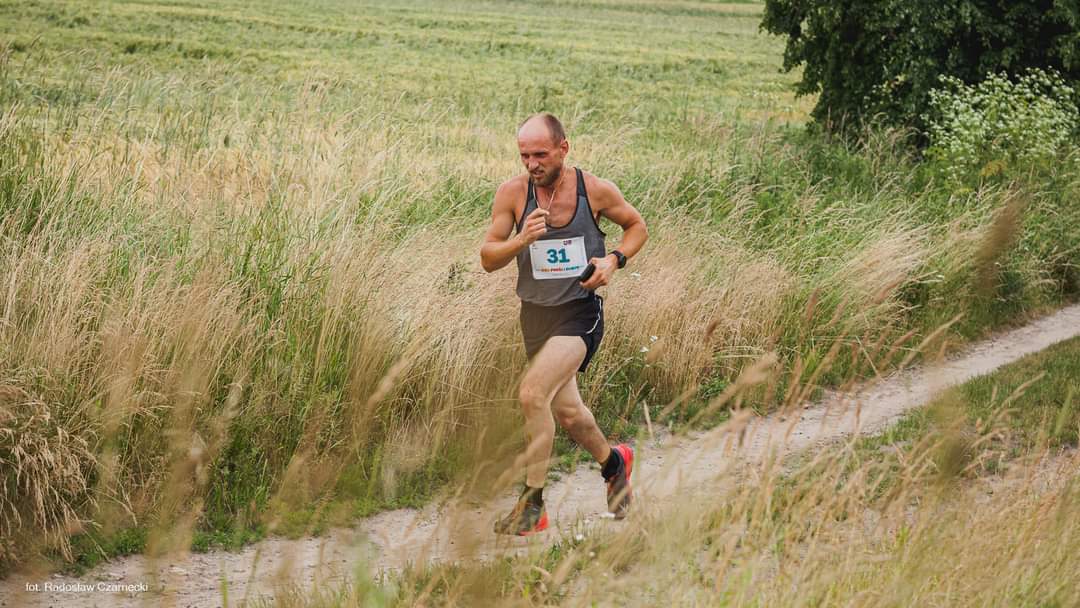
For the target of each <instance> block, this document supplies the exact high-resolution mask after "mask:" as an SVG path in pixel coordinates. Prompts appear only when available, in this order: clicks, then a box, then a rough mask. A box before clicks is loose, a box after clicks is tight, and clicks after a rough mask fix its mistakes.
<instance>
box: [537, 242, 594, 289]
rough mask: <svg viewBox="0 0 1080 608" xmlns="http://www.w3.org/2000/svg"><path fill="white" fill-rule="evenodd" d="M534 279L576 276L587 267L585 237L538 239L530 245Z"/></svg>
mask: <svg viewBox="0 0 1080 608" xmlns="http://www.w3.org/2000/svg"><path fill="white" fill-rule="evenodd" d="M529 258H530V259H531V260H532V271H533V278H534V279H565V278H568V277H576V276H578V275H580V274H581V271H582V270H584V269H585V263H586V258H585V237H583V236H575V237H573V238H570V239H551V240H547V241H536V242H535V243H533V244H532V245H529Z"/></svg>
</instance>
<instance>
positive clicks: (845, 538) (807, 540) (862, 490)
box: [280, 338, 1080, 606]
mask: <svg viewBox="0 0 1080 608" xmlns="http://www.w3.org/2000/svg"><path fill="white" fill-rule="evenodd" d="M1078 378H1080V338H1074V339H1071V340H1068V341H1065V342H1062V343H1060V344H1057V345H1055V346H1052V347H1050V348H1048V349H1046V350H1045V351H1042V352H1040V353H1036V354H1033V355H1029V356H1027V357H1024V358H1023V359H1021V360H1019V361H1017V362H1014V363H1012V364H1009V365H1007V366H1004V367H1002V368H1001V369H999V370H997V371H995V372H993V373H990V374H987V375H984V376H980V377H978V378H975V379H973V380H970V381H968V382H965V383H964V384H962V385H960V386H957V387H955V388H953V389H949V390H948V391H946V392H945V393H943V394H942V395H940V396H939V397H938V398H936V399H934V400H933V401H932V402H930V403H928V404H925V405H923V406H921V407H920V408H918V409H916V410H914V411H912V412H910V413H909V414H907V415H906V416H904V417H903V418H902V419H901V420H900V421H898V422H897V423H896V424H894V425H892V426H891V427H889V428H888V429H886V430H885V431H883V432H881V433H878V434H876V435H874V436H871V437H865V438H860V439H857V440H855V441H854V442H852V443H851V444H849V445H844V446H831V447H828V448H824V449H815V450H812V451H810V452H807V453H805V454H798V455H794V457H793V458H792V462H789V466H788V467H786V468H784V469H783V470H781V469H779V468H776V467H770V466H763V467H762V468H761V470H760V471H758V472H757V474H755V475H754V476H753V479H752V481H751V480H744V481H743V482H742V483H736V484H734V486H733V489H732V490H731V492H729V494H728V495H726V496H725V497H724V498H723V499H722V500H719V501H718V500H717V499H716V497H715V496H713V497H707V498H706V499H704V500H702V501H700V502H698V503H695V502H693V501H690V502H687V504H683V505H677V506H671V505H669V506H668V508H667V509H665V510H664V511H663V512H661V513H659V514H648V515H642V516H641V518H640V519H639V520H635V521H634V522H633V523H634V527H633V528H627V529H619V530H615V531H613V532H610V533H601V534H591V535H590V537H589V538H588V540H586V541H585V542H584V543H582V542H580V541H575V540H569V539H568V540H564V541H563V542H561V543H559V544H556V545H555V546H553V547H551V548H550V549H547V550H544V551H538V552H533V553H531V554H529V555H528V556H524V557H514V558H504V559H501V560H496V561H495V562H493V563H486V564H475V565H446V566H431V567H428V568H427V569H423V570H416V571H407V572H404V573H402V574H401V575H400V576H399V577H397V578H395V579H394V580H393V581H391V582H389V583H388V584H386V585H385V586H383V587H381V588H379V589H378V590H379V591H381V592H382V594H381V595H379V596H378V600H379V601H380V602H382V604H381V605H408V604H410V603H411V602H414V601H423V602H426V603H434V604H436V605H460V604H485V605H507V606H509V605H513V606H530V605H550V604H552V603H558V604H560V605H591V604H590V603H591V602H596V601H611V602H615V603H618V604H620V605H651V604H652V603H653V602H655V601H656V600H657V598H660V597H669V598H676V597H677V598H681V599H680V600H678V601H690V599H691V598H694V599H695V601H698V602H704V603H707V604H709V605H760V603H761V602H763V601H764V602H768V601H770V599H768V598H772V599H775V598H777V597H780V598H785V600H784V603H785V604H786V603H787V602H790V601H797V597H795V596H792V595H790V594H792V593H794V594H796V595H797V596H800V597H809V598H810V599H811V601H812V602H815V603H816V602H825V603H832V602H852V603H854V604H856V605H862V602H863V601H865V598H875V600H876V601H871V602H870V604H871V605H879V602H882V601H884V602H886V603H888V604H890V605H892V604H897V605H904V604H905V603H907V601H908V600H905V599H904V598H905V597H907V598H908V599H911V598H913V597H917V598H921V599H919V600H918V603H921V604H922V603H927V604H934V605H937V604H943V605H952V604H953V602H954V601H960V602H961V603H964V604H965V605H966V604H968V603H972V604H974V605H981V603H982V602H985V601H991V603H993V602H994V601H997V599H995V600H990V599H988V598H998V599H1000V598H1002V597H1007V598H1009V600H1008V601H1010V602H1014V603H1021V604H1025V605H1028V604H1030V605H1058V604H1061V605H1065V604H1067V603H1068V602H1069V601H1071V600H1070V599H1066V598H1073V597H1075V594H1074V593H1072V591H1070V589H1071V587H1070V585H1071V583H1073V582H1075V571H1070V570H1069V566H1068V565H1067V564H1066V562H1067V561H1069V560H1068V558H1062V557H1059V556H1061V555H1063V554H1070V552H1071V551H1072V549H1073V548H1074V547H1075V542H1076V538H1077V537H1076V520H1075V519H1070V516H1069V515H1068V514H1067V513H1072V512H1074V509H1075V504H1074V503H1072V502H1070V501H1071V499H1072V498H1074V497H1075V480H1076V477H1075V473H1073V474H1069V473H1068V472H1066V473H1065V475H1066V482H1065V483H1064V485H1063V488H1064V489H1063V490H1061V491H1062V492H1064V493H1063V494H1060V495H1058V494H1057V492H1058V490H1055V489H1053V488H1057V487H1058V486H1057V485H1051V486H1050V488H1051V489H1042V490H1037V491H1038V492H1046V493H1047V494H1046V496H1037V495H1033V494H1032V493H1033V492H1036V488H1038V487H1039V484H1038V483H1036V484H1035V485H1033V486H1029V485H1021V486H1020V487H1018V488H1014V487H1013V486H1010V485H1008V484H1007V483H1006V482H1005V481H1004V479H1006V477H1004V475H1005V473H1006V472H1009V473H1011V477H1009V478H1011V479H1014V480H1015V479H1020V480H1023V479H1030V478H1036V479H1047V480H1048V481H1047V483H1049V479H1052V478H1051V477H1045V478H1043V477H1040V476H1039V473H1037V472H1031V473H1025V472H1024V471H1033V470H1034V469H1036V468H1037V467H1038V466H1039V465H1038V462H1039V459H1040V457H1041V456H1045V455H1047V454H1049V455H1051V456H1052V455H1054V454H1058V453H1059V450H1060V449H1061V448H1072V449H1075V448H1076V446H1077V436H1076V430H1077V429H1078V428H1080V415H1078V414H1077V412H1076V408H1075V406H1074V403H1075V394H1076V391H1077V382H1078ZM987 434H993V435H994V437H995V438H996V439H995V440H994V441H980V437H984V436H985V435H987ZM845 443H846V442H845ZM1047 450H1049V452H1048V451H1047ZM1065 456H1066V457H1068V454H1067V453H1066V455H1065ZM1074 462H1075V460H1074ZM923 463H929V465H930V466H928V467H924V466H923ZM991 465H993V466H991ZM993 479H1001V480H1002V481H1001V482H999V483H996V484H993V485H987V483H988V480H993ZM1068 480H1071V481H1068ZM1013 483H1015V482H1013ZM986 487H991V488H996V489H995V490H991V491H990V492H989V494H987V491H986V490H983V489H982V488H986ZM1070 488H1071V490H1070ZM1055 498H1056V499H1060V500H1061V501H1064V502H1063V503H1050V504H1052V505H1053V508H1050V507H1047V506H1046V505H1047V502H1045V501H1049V500H1054V499H1055ZM1003 501H1004V502H1006V503H1008V502H1009V501H1020V502H1022V501H1034V502H1033V505H1032V506H1033V507H1039V508H1043V509H1046V511H1045V512H1043V513H1031V514H1029V515H1027V516H1023V517H1020V518H1017V514H1016V513H1010V514H1009V516H1008V518H1009V526H1010V530H1030V531H1035V530H1039V529H1041V528H1043V527H1049V528H1054V526H1055V525H1056V524H1053V523H1046V522H1053V521H1056V522H1057V523H1059V524H1062V529H1061V530H1059V536H1050V537H1043V538H1042V540H1041V541H1040V544H1036V545H1034V546H1024V545H1022V544H1017V542H1031V538H1030V537H1028V536H1026V535H1023V534H1020V535H1017V534H1012V533H1009V534H1006V533H1005V532H1004V531H1001V530H998V531H995V530H993V529H987V528H986V527H985V526H993V525H1000V524H997V523H994V524H991V523H988V522H987V520H993V519H995V518H996V510H997V509H999V508H1002V506H1001V504H1000V503H1002V502H1003ZM1004 508H1009V509H1011V510H1017V508H1016V507H1015V506H1012V507H1004ZM867 512H872V513H873V514H875V516H878V517H881V518H882V521H883V522H885V521H887V518H888V517H895V518H896V521H895V523H893V524H885V523H883V524H881V527H877V528H866V527H863V524H862V521H863V519H862V518H863V517H864V515H863V514H864V513H867ZM890 513H892V515H890ZM1046 513H1054V514H1056V516H1052V515H1047V514H1046ZM964 526H971V527H973V528H974V529H978V530H979V531H980V532H981V533H982V534H983V536H980V537H979V543H980V545H981V546H980V549H979V551H975V550H974V549H972V550H971V551H974V553H973V554H971V555H965V549H964V545H963V543H964V542H965V538H964V536H963V535H964V532H963V530H964V529H965V528H964ZM980 526H983V527H980ZM882 527H884V528H885V529H884V530H882V529H881V528H882ZM641 529H645V530H647V532H648V534H647V538H648V541H642V540H641V539H642V538H643V536H646V535H643V534H641V532H640V530H641ZM955 529H960V530H961V531H960V532H956V531H955ZM1032 534H1033V535H1035V536H1036V537H1037V536H1038V535H1039V534H1041V533H1036V532H1032ZM878 536H881V537H883V538H880V539H879V538H878ZM733 539H737V541H735V540H733ZM966 540H967V541H972V540H973V539H966ZM726 543H731V544H726ZM980 551H990V552H991V554H993V555H1003V556H1012V555H1024V556H1026V557H1025V559H1024V560H1017V561H1016V562H1015V563H1013V566H1012V568H1010V569H1009V571H1008V572H1007V573H1006V572H999V571H994V570H986V569H983V568H981V566H980V558H979V557H978V555H979V552H980ZM938 552H941V553H943V554H948V555H950V556H951V557H952V559H953V560H954V561H951V562H950V566H949V567H948V568H941V567H940V565H939V564H936V563H935V562H933V560H932V559H931V558H932V556H933V555H937V554H939V553H938ZM912 553H916V555H911V554H912ZM718 554H719V555H718ZM586 555H587V556H588V557H586ZM845 560H846V561H845ZM920 560H923V561H920ZM925 560H930V561H929V562H926V561H925ZM911 562H914V565H913V563H911ZM919 563H923V564H924V565H925V566H926V567H925V568H922V567H919V566H918V565H917V564H919ZM877 564H885V566H884V567H881V566H877ZM860 570H871V571H874V572H875V574H873V575H867V576H865V577H864V576H860V575H859V574H858V572H859V571H860ZM785 573H786V574H785ZM972 575H974V577H979V578H983V579H989V578H992V577H1001V578H1000V579H999V580H997V581H993V582H991V581H989V580H987V581H983V582H987V583H988V584H986V585H985V586H982V585H981V584H980V586H978V587H977V588H973V589H972V590H971V593H970V595H969V594H964V595H962V598H963V599H962V600H957V599H956V597H954V596H951V595H950V593H951V592H950V591H949V590H950V589H954V588H957V587H963V586H965V585H969V584H971V581H970V580H966V579H963V578H962V577H963V576H972ZM553 578H555V579H557V580H558V582H553ZM793 580H798V581H799V585H797V586H795V587H792V581H793ZM1001 581H1010V582H1006V583H1004V584H1003V583H1001ZM366 589H367V587H365V584H359V585H356V586H355V588H354V587H350V586H346V587H345V588H343V589H341V590H338V591H336V595H335V596H334V597H333V598H329V597H327V598H323V599H321V600H316V599H315V598H314V596H311V595H305V594H303V593H300V594H298V595H297V596H296V597H292V596H289V597H287V598H282V599H281V600H280V601H283V602H285V604H286V605H320V606H321V605H325V606H353V605H363V603H364V602H365V601H375V600H374V599H372V598H375V597H376V596H373V595H370V593H371V590H367V591H365V590H366ZM365 593H367V594H368V595H364V594H365ZM666 594H670V595H666ZM908 594H912V595H911V596H910V597H909V595H908ZM950 597H951V598H952V599H949V598H950ZM1040 598H1041V599H1040ZM673 601H675V600H673ZM320 602H321V603H320ZM1040 602H1044V603H1040Z"/></svg>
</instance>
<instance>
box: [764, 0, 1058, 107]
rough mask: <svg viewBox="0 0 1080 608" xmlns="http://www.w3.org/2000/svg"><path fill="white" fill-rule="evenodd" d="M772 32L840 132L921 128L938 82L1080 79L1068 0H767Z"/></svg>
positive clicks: (801, 88)
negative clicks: (1039, 75) (1047, 76)
mask: <svg viewBox="0 0 1080 608" xmlns="http://www.w3.org/2000/svg"><path fill="white" fill-rule="evenodd" d="M762 27H763V28H764V29H766V30H768V31H769V32H771V33H773V34H777V35H782V36H786V37H787V46H786V48H785V50H784V69H785V70H792V69H794V68H796V67H797V66H800V65H803V66H805V67H804V69H803V73H802V79H801V80H800V82H799V84H798V86H797V91H798V92H799V93H800V94H809V93H819V92H820V93H821V96H820V97H819V98H818V103H817V106H816V107H815V108H814V111H813V116H814V118H815V119H817V120H818V121H819V122H822V123H825V124H827V125H831V126H833V127H835V126H837V125H840V124H842V121H844V120H845V119H859V120H861V119H870V118H875V117H877V116H878V115H879V114H880V115H881V117H882V118H883V119H884V121H885V122H887V123H889V124H894V125H905V126H916V127H921V126H922V125H921V124H920V122H921V117H922V116H923V114H924V113H925V111H926V108H927V105H928V103H929V102H930V91H931V90H933V89H934V88H936V87H937V86H938V78H939V76H941V75H948V76H952V77H954V78H957V79H959V80H960V81H962V82H964V83H968V84H971V83H975V82H979V81H981V80H982V79H983V78H984V77H985V75H986V74H989V73H997V72H1000V71H1005V72H1008V73H1012V74H1016V73H1020V72H1022V71H1023V70H1025V69H1027V68H1035V67H1041V68H1053V69H1056V70H1058V71H1059V72H1060V73H1061V74H1062V75H1063V76H1064V77H1065V78H1066V79H1067V80H1069V81H1073V82H1075V81H1077V80H1080V5H1078V4H1077V3H1076V2H1073V1H1068V0H1024V1H1021V2H1014V1H1011V0H943V1H941V2H908V1H907V0H875V1H872V2H862V1H859V0H839V1H834V0H808V1H807V0H766V2H765V17H764V20H763V21H762Z"/></svg>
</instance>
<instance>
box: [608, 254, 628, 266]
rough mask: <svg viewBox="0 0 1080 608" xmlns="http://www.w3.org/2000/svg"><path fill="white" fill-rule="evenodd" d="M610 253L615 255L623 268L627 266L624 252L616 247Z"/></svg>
mask: <svg viewBox="0 0 1080 608" xmlns="http://www.w3.org/2000/svg"><path fill="white" fill-rule="evenodd" d="M609 255H613V256H615V258H616V259H618V260H619V268H623V267H625V266H626V256H625V255H623V252H621V251H619V250H618V249H616V250H614V251H612V252H611V253H610V254H609Z"/></svg>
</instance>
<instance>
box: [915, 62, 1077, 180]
mask: <svg viewBox="0 0 1080 608" xmlns="http://www.w3.org/2000/svg"><path fill="white" fill-rule="evenodd" d="M941 82H942V84H943V85H944V86H943V87H942V88H940V89H934V90H931V91H930V95H929V97H930V101H929V104H930V112H929V113H928V114H927V115H925V116H924V117H923V118H924V120H925V121H926V124H927V136H928V138H929V141H930V147H929V148H928V149H927V151H926V156H927V158H928V159H929V160H931V161H934V162H935V164H936V165H937V166H938V167H939V168H940V169H941V171H942V172H943V173H945V174H946V176H947V177H949V178H950V179H951V180H953V181H964V180H965V179H966V178H971V177H973V176H978V177H989V176H993V175H997V174H1001V173H1005V172H1008V171H1010V170H1011V169H1014V168H1020V169H1025V168H1031V167H1034V166H1037V165H1039V164H1044V163H1048V162H1049V161H1051V160H1053V159H1054V158H1055V157H1056V156H1057V155H1058V154H1059V153H1060V151H1061V149H1062V146H1063V145H1064V144H1065V143H1067V142H1068V141H1069V139H1070V136H1071V135H1072V134H1073V133H1074V132H1075V130H1076V129H1077V127H1078V125H1080V116H1078V114H1077V106H1076V103H1075V101H1074V98H1075V95H1076V92H1075V90H1074V89H1073V88H1072V87H1070V86H1068V85H1067V84H1066V83H1065V81H1064V80H1063V79H1062V78H1061V76H1060V75H1059V74H1057V73H1056V72H1050V73H1047V72H1045V71H1043V70H1039V69H1032V70H1028V71H1027V72H1026V73H1025V74H1024V75H1022V76H1021V77H1020V78H1019V79H1017V80H1015V81H1013V80H1010V79H1009V78H1008V76H1007V75H1006V74H1004V73H1001V74H991V75H989V76H988V77H987V78H986V80H984V81H982V82H980V83H979V84H977V85H967V84H964V82H963V81H961V80H960V79H959V78H954V77H951V76H945V77H942V78H941Z"/></svg>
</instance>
